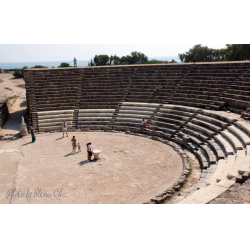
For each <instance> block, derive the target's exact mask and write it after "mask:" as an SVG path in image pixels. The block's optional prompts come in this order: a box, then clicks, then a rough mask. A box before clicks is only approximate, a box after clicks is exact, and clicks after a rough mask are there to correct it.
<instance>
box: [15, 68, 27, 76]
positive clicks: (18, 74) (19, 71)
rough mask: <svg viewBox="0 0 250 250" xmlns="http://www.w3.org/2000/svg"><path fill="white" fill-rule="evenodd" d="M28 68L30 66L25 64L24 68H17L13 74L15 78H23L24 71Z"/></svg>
mask: <svg viewBox="0 0 250 250" xmlns="http://www.w3.org/2000/svg"><path fill="white" fill-rule="evenodd" d="M27 68H28V67H26V66H24V67H23V68H22V69H16V70H15V72H14V73H13V76H14V77H15V78H23V71H24V70H25V69H27Z"/></svg>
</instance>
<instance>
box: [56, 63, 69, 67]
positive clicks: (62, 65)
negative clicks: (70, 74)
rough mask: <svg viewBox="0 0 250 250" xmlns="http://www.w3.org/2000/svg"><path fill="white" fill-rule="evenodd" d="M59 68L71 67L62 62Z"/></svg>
mask: <svg viewBox="0 0 250 250" xmlns="http://www.w3.org/2000/svg"><path fill="white" fill-rule="evenodd" d="M58 67H69V63H66V62H62V63H61V65H59V66H58Z"/></svg>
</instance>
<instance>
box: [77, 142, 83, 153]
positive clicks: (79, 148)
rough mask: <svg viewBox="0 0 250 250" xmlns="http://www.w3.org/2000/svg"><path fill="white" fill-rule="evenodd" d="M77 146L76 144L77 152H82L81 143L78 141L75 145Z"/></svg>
mask: <svg viewBox="0 0 250 250" xmlns="http://www.w3.org/2000/svg"><path fill="white" fill-rule="evenodd" d="M77 146H78V153H79V152H82V151H81V144H80V142H78V145H77Z"/></svg>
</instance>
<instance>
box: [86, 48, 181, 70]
mask: <svg viewBox="0 0 250 250" xmlns="http://www.w3.org/2000/svg"><path fill="white" fill-rule="evenodd" d="M160 63H168V61H158V60H155V59H152V60H150V61H149V60H148V57H147V56H146V55H145V54H143V53H141V52H137V51H134V52H131V54H130V55H127V56H122V57H119V56H117V55H114V56H113V55H112V56H108V55H95V56H94V58H93V59H92V58H91V60H90V62H89V63H88V65H89V66H105V65H128V64H160ZM171 63H176V61H174V60H172V61H171Z"/></svg>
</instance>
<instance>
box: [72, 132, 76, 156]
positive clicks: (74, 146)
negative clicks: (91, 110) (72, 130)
mask: <svg viewBox="0 0 250 250" xmlns="http://www.w3.org/2000/svg"><path fill="white" fill-rule="evenodd" d="M71 142H72V148H73V151H72V153H74V154H75V153H76V138H75V136H73V138H72V139H71Z"/></svg>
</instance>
